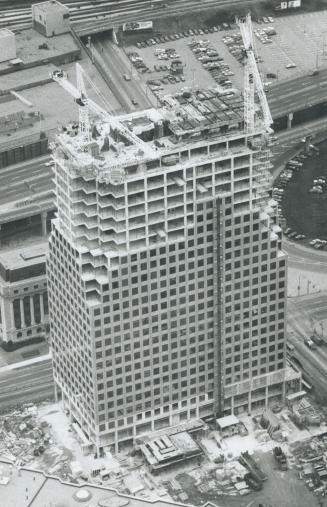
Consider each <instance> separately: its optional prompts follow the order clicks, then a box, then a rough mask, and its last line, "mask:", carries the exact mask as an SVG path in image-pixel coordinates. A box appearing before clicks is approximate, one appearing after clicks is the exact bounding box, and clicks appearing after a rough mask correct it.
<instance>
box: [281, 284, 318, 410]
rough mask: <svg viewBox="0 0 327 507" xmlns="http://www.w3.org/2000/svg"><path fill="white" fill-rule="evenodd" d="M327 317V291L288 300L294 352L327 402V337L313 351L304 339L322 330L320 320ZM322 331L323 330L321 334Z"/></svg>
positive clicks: (290, 335)
mask: <svg viewBox="0 0 327 507" xmlns="http://www.w3.org/2000/svg"><path fill="white" fill-rule="evenodd" d="M326 317H327V293H317V294H310V295H307V296H300V297H297V298H292V299H290V298H289V299H288V301H287V337H288V341H289V343H291V344H292V345H293V346H294V348H295V353H293V352H291V353H290V354H291V355H294V357H295V358H296V359H297V360H298V361H300V363H301V365H302V368H303V371H304V372H305V373H306V374H307V375H308V377H309V381H310V382H311V383H312V384H314V385H315V387H316V392H317V395H318V396H322V397H323V399H324V400H325V401H327V382H326V379H327V337H324V339H325V340H326V345H323V346H321V347H317V349H316V350H310V349H309V348H308V347H307V346H306V345H305V344H304V338H305V337H310V336H311V335H312V334H313V333H314V332H317V330H319V322H320V321H321V320H322V319H324V318H326ZM319 334H320V333H319Z"/></svg>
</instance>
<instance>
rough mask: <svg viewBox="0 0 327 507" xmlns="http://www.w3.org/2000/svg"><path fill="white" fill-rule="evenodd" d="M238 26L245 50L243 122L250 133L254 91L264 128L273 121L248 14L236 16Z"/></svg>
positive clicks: (268, 127)
mask: <svg viewBox="0 0 327 507" xmlns="http://www.w3.org/2000/svg"><path fill="white" fill-rule="evenodd" d="M236 22H237V24H238V26H239V28H240V32H241V35H242V39H243V44H244V51H245V71H244V124H245V130H246V132H247V133H252V132H253V131H254V129H255V119H256V118H255V102H254V96H255V92H256V93H257V95H258V98H259V101H260V106H261V111H262V116H263V123H264V126H265V128H266V130H267V131H268V132H269V131H270V125H271V124H272V123H273V120H272V117H271V114H270V109H269V105H268V102H267V97H266V94H265V92H264V89H263V85H262V81H261V77H260V73H259V70H258V66H257V62H256V59H255V52H254V40H253V29H252V21H251V16H250V14H247V16H246V17H245V18H236Z"/></svg>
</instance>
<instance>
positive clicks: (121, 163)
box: [48, 91, 299, 450]
mask: <svg viewBox="0 0 327 507" xmlns="http://www.w3.org/2000/svg"><path fill="white" fill-rule="evenodd" d="M118 123H120V125H123V126H124V127H123V128H122V129H120V128H119V127H117V125H118ZM83 125H85V124H82V126H81V128H80V132H79V134H78V135H75V134H76V129H72V130H71V131H69V130H67V131H66V132H63V133H62V134H60V135H59V136H58V140H57V148H56V150H55V153H54V158H55V162H56V163H55V184H56V196H57V208H58V216H57V218H56V219H55V221H54V222H53V230H52V234H51V238H50V253H49V257H48V284H49V286H48V289H49V303H50V319H51V338H52V348H53V364H54V378H55V383H56V385H57V387H58V388H59V389H60V391H61V393H62V398H63V401H64V404H65V407H66V408H67V409H68V410H69V411H70V414H71V416H72V418H73V420H74V421H75V422H77V423H78V425H79V427H80V428H81V430H82V431H83V433H84V434H85V435H86V437H87V438H88V439H89V440H90V442H91V443H92V444H93V445H94V446H95V448H96V449H98V450H99V449H100V448H101V447H103V446H105V445H109V444H116V445H117V444H118V443H124V442H130V441H131V440H132V439H134V438H135V437H136V435H138V434H141V433H144V432H147V431H150V430H153V429H157V428H162V427H165V426H168V425H173V424H177V423H179V422H181V421H185V420H187V419H191V418H196V417H205V416H212V415H227V414H231V413H234V414H237V413H240V412H242V411H251V410H253V409H254V408H256V407H259V406H267V405H268V404H269V403H270V402H272V401H273V400H275V399H281V398H283V397H284V396H285V390H286V388H287V386H289V385H293V384H294V383H296V382H297V380H298V379H299V375H297V374H296V373H295V372H293V373H291V372H290V371H288V369H287V367H286V354H285V297H286V275H287V259H286V256H285V254H284V253H283V251H282V250H281V229H280V227H279V225H278V219H277V209H276V203H275V202H274V201H273V200H271V199H270V198H269V195H268V192H267V189H268V187H269V166H270V152H269V141H268V139H267V136H266V134H265V130H264V128H263V126H262V125H261V124H260V123H258V125H257V128H256V129H255V130H254V132H252V133H251V134H249V135H248V134H246V133H245V131H244V127H243V102H242V100H241V98H237V97H232V98H231V97H230V96H229V97H227V98H224V97H219V96H218V94H217V92H214V91H212V92H210V91H206V92H203V93H197V94H193V95H191V94H190V93H184V95H183V94H181V95H180V96H178V97H175V98H173V97H166V99H165V104H164V106H163V107H162V108H161V109H159V110H151V109H150V110H147V111H143V112H139V113H133V114H130V115H126V116H123V117H120V118H115V122H114V123H113V122H112V123H111V122H110V119H108V121H107V120H106V119H105V118H104V119H101V120H99V121H97V122H96V123H95V124H94V126H93V128H92V138H91V140H90V139H87V137H88V136H87V132H86V134H85V130H84V133H83ZM127 133H129V134H127ZM137 139H140V140H139V141H137Z"/></svg>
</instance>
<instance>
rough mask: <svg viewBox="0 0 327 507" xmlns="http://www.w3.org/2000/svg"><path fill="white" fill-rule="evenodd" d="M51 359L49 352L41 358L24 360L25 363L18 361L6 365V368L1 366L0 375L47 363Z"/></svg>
mask: <svg viewBox="0 0 327 507" xmlns="http://www.w3.org/2000/svg"><path fill="white" fill-rule="evenodd" d="M51 358H52V354H51V352H49V353H48V354H45V355H43V356H38V357H32V358H31V359H26V361H19V362H18V363H12V364H7V365H6V366H2V367H1V368H0V373H4V372H6V371H11V370H16V369H17V368H24V367H25V366H31V365H33V364H37V363H42V362H43V361H48V360H49V359H51Z"/></svg>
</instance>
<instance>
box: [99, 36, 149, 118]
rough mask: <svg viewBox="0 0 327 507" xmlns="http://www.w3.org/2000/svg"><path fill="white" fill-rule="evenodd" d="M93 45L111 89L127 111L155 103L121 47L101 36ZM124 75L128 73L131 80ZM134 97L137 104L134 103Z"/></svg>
mask: <svg viewBox="0 0 327 507" xmlns="http://www.w3.org/2000/svg"><path fill="white" fill-rule="evenodd" d="M92 47H93V52H94V54H95V56H96V58H97V60H98V61H99V62H100V64H101V67H102V69H103V70H104V72H105V73H106V74H107V76H108V80H109V85H110V89H111V91H112V92H113V94H114V95H115V98H116V99H117V100H118V102H119V103H120V104H121V106H122V107H123V108H124V110H125V111H127V112H132V111H135V110H137V109H140V110H143V109H148V108H149V107H152V106H154V105H155V104H154V103H153V102H151V100H150V92H149V91H148V88H147V87H146V85H145V84H144V83H143V82H142V81H141V79H140V77H139V74H138V72H137V70H136V69H135V68H134V67H133V65H132V64H131V62H130V61H129V59H128V58H127V56H126V54H125V53H124V52H123V50H122V49H121V48H119V47H117V46H116V45H115V44H113V43H112V42H111V41H110V40H109V38H108V37H101V36H98V37H94V38H93V39H92ZM124 75H128V76H129V77H130V78H131V79H130V81H126V80H125V79H124V78H123V76H124ZM148 93H149V94H148ZM132 99H133V100H134V101H135V102H137V104H133V103H132Z"/></svg>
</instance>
